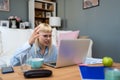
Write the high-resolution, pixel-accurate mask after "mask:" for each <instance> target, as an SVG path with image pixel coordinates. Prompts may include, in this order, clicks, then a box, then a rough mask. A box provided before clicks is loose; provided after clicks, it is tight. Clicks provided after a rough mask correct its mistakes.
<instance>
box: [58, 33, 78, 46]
mask: <svg viewBox="0 0 120 80" xmlns="http://www.w3.org/2000/svg"><path fill="white" fill-rule="evenodd" d="M79 32H80V31H71V32H67V33H60V34H59V38H58V40H57V46H58V47H59V45H60V41H61V40H68V39H77V38H78V36H79Z"/></svg>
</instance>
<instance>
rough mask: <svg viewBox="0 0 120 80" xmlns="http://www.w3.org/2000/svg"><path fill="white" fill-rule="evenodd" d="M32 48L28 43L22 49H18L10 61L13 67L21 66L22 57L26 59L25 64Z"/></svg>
mask: <svg viewBox="0 0 120 80" xmlns="http://www.w3.org/2000/svg"><path fill="white" fill-rule="evenodd" d="M31 47H32V46H31V45H30V44H29V43H28V42H26V43H25V44H24V45H23V47H22V48H19V49H17V50H16V51H15V53H14V55H13V56H12V58H11V60H10V64H11V65H12V66H19V65H20V58H21V56H22V57H24V59H22V61H23V62H25V60H26V54H30V53H29V52H30V49H31Z"/></svg>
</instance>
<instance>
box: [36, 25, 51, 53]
mask: <svg viewBox="0 0 120 80" xmlns="http://www.w3.org/2000/svg"><path fill="white" fill-rule="evenodd" d="M37 27H39V32H52V28H51V26H50V25H49V24H47V23H40V24H39V25H38V26H37ZM39 43H40V42H39V39H36V40H35V53H37V52H36V51H37V50H36V49H37V48H38V47H39ZM51 46H52V40H51V42H50V45H49V46H48V49H49V50H48V54H50V52H51Z"/></svg>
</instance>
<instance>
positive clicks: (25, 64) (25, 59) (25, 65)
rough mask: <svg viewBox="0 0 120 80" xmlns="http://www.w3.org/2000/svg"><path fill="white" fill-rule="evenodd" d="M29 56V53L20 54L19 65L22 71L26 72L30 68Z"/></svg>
mask: <svg viewBox="0 0 120 80" xmlns="http://www.w3.org/2000/svg"><path fill="white" fill-rule="evenodd" d="M30 60H31V56H30V55H29V54H26V55H25V56H24V55H21V56H20V64H21V65H20V67H21V71H22V72H26V71H28V70H30V69H31V67H30Z"/></svg>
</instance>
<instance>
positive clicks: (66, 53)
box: [45, 39, 91, 68]
mask: <svg viewBox="0 0 120 80" xmlns="http://www.w3.org/2000/svg"><path fill="white" fill-rule="evenodd" d="M90 44H91V39H75V40H61V42H60V46H59V49H58V54H57V61H56V63H54V62H50V63H45V64H46V65H48V66H51V67H54V68H59V67H64V66H70V65H74V64H80V63H84V61H85V59H86V56H87V54H88V51H89V47H91V45H90Z"/></svg>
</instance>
